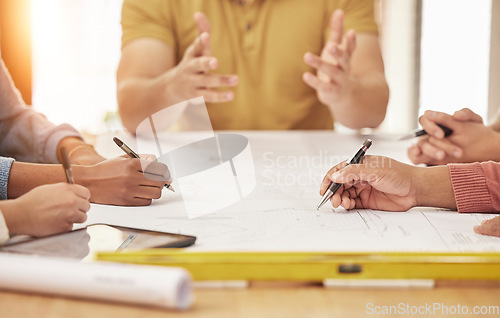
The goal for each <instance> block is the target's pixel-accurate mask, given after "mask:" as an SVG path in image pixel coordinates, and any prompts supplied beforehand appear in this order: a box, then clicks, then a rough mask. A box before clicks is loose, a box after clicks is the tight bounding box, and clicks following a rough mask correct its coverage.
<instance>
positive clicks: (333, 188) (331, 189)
mask: <svg viewBox="0 0 500 318" xmlns="http://www.w3.org/2000/svg"><path fill="white" fill-rule="evenodd" d="M371 145H372V141H371V140H370V139H367V140H365V142H364V143H363V144H362V145H361V148H360V149H359V150H358V152H356V154H355V155H354V157H353V158H352V159H351V161H349V163H347V164H346V166H347V165H350V164H351V165H352V164H358V163H360V162H361V160H363V156H364V155H365V153H366V151H367V150H368V148H370V147H371ZM325 178H326V177H325ZM323 181H324V180H323ZM341 186H342V184H341V183H335V182H330V184H329V185H328V188H327V189H326V190H325V193H324V194H323V197H322V198H321V202H320V203H319V204H318V207H317V209H318V210H319V209H320V208H321V207H322V206H323V205H324V204H325V203H326V202H328V200H330V199H331V198H332V196H333V195H334V194H335V192H337V190H338V189H339V188H340V187H341Z"/></svg>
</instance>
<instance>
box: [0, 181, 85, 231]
mask: <svg viewBox="0 0 500 318" xmlns="http://www.w3.org/2000/svg"><path fill="white" fill-rule="evenodd" d="M89 198H90V192H89V191H88V190H87V189H86V188H84V187H82V186H80V185H76V184H68V183H56V184H49V185H43V186H39V187H37V188H34V189H33V190H31V191H29V192H27V193H26V194H24V195H22V196H20V197H19V198H17V199H14V200H7V201H4V202H2V205H1V209H2V213H3V215H4V218H5V223H6V224H7V227H8V228H9V232H10V234H11V235H31V236H46V235H51V234H56V233H61V232H67V231H70V230H71V229H72V228H73V223H83V222H85V221H86V220H87V214H86V212H87V211H88V210H89V209H90V203H89Z"/></svg>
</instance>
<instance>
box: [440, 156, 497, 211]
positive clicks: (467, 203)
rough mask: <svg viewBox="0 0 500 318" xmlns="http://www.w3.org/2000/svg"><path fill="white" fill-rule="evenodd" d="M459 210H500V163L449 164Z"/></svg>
mask: <svg viewBox="0 0 500 318" xmlns="http://www.w3.org/2000/svg"><path fill="white" fill-rule="evenodd" d="M448 168H449V169H450V176H451V183H452V186H453V192H454V193H455V200H456V202H457V210H458V212H466V213H471V212H497V211H500V163H496V162H492V161H488V162H483V163H477V162H476V163H469V164H449V165H448Z"/></svg>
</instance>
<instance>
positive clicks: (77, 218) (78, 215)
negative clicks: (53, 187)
mask: <svg viewBox="0 0 500 318" xmlns="http://www.w3.org/2000/svg"><path fill="white" fill-rule="evenodd" d="M85 221H87V213H85V212H81V211H78V212H75V213H73V216H72V218H71V220H70V222H71V223H84V222H85Z"/></svg>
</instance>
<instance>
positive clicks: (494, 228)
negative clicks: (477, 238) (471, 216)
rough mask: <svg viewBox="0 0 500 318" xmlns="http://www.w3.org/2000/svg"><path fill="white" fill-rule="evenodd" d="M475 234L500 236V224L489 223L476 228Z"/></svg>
mask: <svg viewBox="0 0 500 318" xmlns="http://www.w3.org/2000/svg"><path fill="white" fill-rule="evenodd" d="M474 232H476V233H478V234H483V235H493V236H500V222H498V221H497V222H488V223H484V224H481V225H476V226H474Z"/></svg>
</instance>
